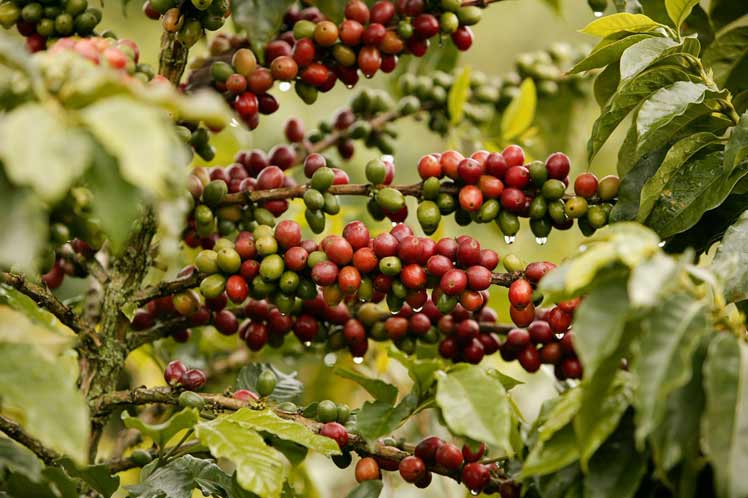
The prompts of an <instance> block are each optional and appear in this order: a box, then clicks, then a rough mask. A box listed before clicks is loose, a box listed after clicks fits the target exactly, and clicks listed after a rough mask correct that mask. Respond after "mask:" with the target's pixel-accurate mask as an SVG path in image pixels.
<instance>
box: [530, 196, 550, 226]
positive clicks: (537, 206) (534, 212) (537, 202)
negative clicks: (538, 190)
mask: <svg viewBox="0 0 748 498" xmlns="http://www.w3.org/2000/svg"><path fill="white" fill-rule="evenodd" d="M547 211H548V203H547V202H546V200H545V197H543V196H542V195H539V196H537V197H536V198H534V199H533V200H532V202H531V203H530V209H529V216H530V219H533V220H539V219H542V218H543V217H545V213H546V212H547Z"/></svg>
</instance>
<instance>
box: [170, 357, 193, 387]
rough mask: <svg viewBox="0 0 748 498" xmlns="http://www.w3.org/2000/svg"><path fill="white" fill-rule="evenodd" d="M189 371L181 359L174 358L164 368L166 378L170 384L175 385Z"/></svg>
mask: <svg viewBox="0 0 748 498" xmlns="http://www.w3.org/2000/svg"><path fill="white" fill-rule="evenodd" d="M186 371H187V367H185V366H184V363H182V362H181V361H179V360H172V361H170V362H169V364H168V365H166V368H165V369H164V380H165V381H166V383H167V384H169V385H170V386H175V385H177V384H178V383H179V381H180V379H181V378H182V375H184V373H185V372H186Z"/></svg>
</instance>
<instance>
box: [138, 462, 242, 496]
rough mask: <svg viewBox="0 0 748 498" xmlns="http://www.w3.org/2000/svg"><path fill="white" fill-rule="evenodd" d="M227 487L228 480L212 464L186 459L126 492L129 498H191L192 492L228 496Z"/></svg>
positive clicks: (219, 469)
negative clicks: (199, 490)
mask: <svg viewBox="0 0 748 498" xmlns="http://www.w3.org/2000/svg"><path fill="white" fill-rule="evenodd" d="M230 483H231V477H230V476H229V475H227V474H226V473H225V472H224V471H223V470H221V468H220V467H219V466H218V465H216V464H215V462H213V461H212V460H204V459H200V458H195V457H193V456H192V455H185V456H182V457H179V458H176V459H174V460H172V461H170V462H169V463H167V464H166V465H164V466H163V467H159V468H157V469H156V470H155V471H154V472H153V473H151V474H149V475H148V477H147V478H145V479H143V480H142V481H141V482H140V484H137V485H134V486H127V487H126V489H127V490H128V492H129V493H130V496H132V497H138V498H166V497H168V498H191V497H192V490H193V489H195V488H201V489H202V490H206V491H208V490H209V491H219V492H221V494H222V495H223V496H227V495H228V493H227V490H226V488H227V487H229V486H230V485H231V484H230ZM229 490H230V488H229Z"/></svg>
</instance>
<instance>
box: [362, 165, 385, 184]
mask: <svg viewBox="0 0 748 498" xmlns="http://www.w3.org/2000/svg"><path fill="white" fill-rule="evenodd" d="M386 177H387V167H386V166H385V164H384V161H382V160H381V159H372V160H371V161H369V162H368V163H366V179H367V180H368V181H369V183H371V184H373V185H380V184H382V183H384V179H385V178H386Z"/></svg>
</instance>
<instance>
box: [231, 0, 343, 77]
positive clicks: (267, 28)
mask: <svg viewBox="0 0 748 498" xmlns="http://www.w3.org/2000/svg"><path fill="white" fill-rule="evenodd" d="M292 3H293V0H274V1H272V2H266V1H262V0H238V1H236V0H235V1H234V2H232V3H231V18H232V19H233V20H234V25H235V26H236V27H237V28H238V29H241V30H244V31H245V32H246V33H247V36H248V37H249V39H250V43H251V44H252V50H253V51H254V53H255V54H257V56H258V58H259V59H260V61H261V62H264V60H265V57H264V55H265V45H267V44H268V42H270V41H271V40H272V39H273V38H275V37H276V35H277V34H278V31H279V30H280V27H281V25H282V23H283V15H284V14H285V13H286V11H287V10H288V7H289V6H290V5H291V4H292ZM323 7H325V9H326V10H328V11H330V12H331V13H332V14H333V15H334V13H333V12H332V9H328V8H327V7H326V6H323Z"/></svg>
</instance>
